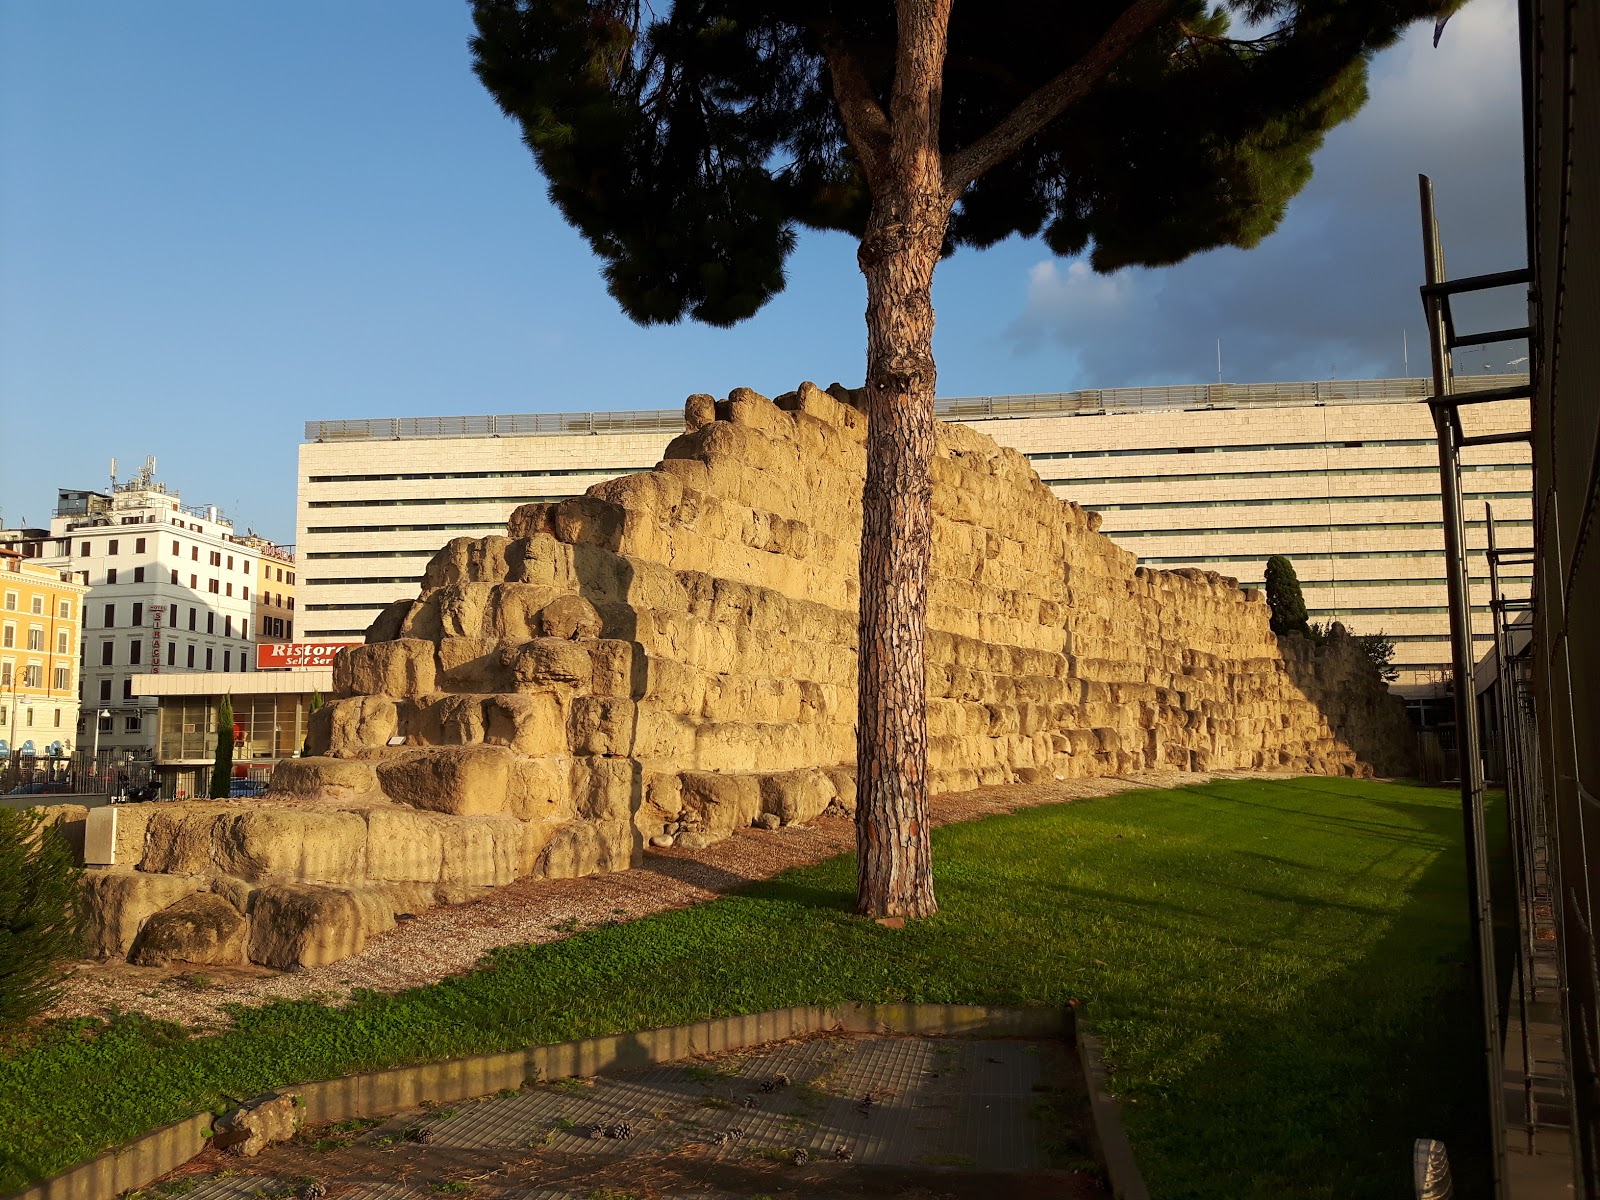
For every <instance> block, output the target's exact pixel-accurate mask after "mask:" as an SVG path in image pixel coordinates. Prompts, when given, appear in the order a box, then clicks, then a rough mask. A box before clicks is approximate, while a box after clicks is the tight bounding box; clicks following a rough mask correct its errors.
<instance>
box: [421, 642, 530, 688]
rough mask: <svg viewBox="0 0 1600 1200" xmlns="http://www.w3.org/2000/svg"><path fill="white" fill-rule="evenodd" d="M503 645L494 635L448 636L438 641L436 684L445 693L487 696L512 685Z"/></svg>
mask: <svg viewBox="0 0 1600 1200" xmlns="http://www.w3.org/2000/svg"><path fill="white" fill-rule="evenodd" d="M506 649H507V647H506V645H505V643H503V642H500V641H499V640H497V639H495V638H485V637H447V638H444V639H442V640H441V641H440V642H439V673H438V685H439V688H440V690H442V691H446V692H466V693H469V694H475V695H487V694H489V693H493V692H509V691H511V690H512V689H513V687H514V686H515V685H514V684H513V682H512V680H511V676H510V674H509V673H508V672H507V671H506V668H505V652H506Z"/></svg>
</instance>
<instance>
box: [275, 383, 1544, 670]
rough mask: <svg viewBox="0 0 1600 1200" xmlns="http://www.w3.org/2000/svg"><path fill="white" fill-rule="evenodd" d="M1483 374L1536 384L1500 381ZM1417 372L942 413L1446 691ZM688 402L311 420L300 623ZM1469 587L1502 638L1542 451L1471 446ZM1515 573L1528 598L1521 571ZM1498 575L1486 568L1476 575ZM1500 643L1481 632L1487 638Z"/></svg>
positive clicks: (417, 562) (392, 594)
mask: <svg viewBox="0 0 1600 1200" xmlns="http://www.w3.org/2000/svg"><path fill="white" fill-rule="evenodd" d="M1471 382H1472V383H1473V384H1476V385H1481V386H1484V387H1496V386H1506V385H1510V384H1515V383H1518V382H1521V379H1520V377H1508V376H1486V377H1484V378H1482V379H1480V380H1472V381H1471ZM1427 391H1428V383H1427V381H1425V380H1422V379H1388V380H1356V381H1328V382H1316V383H1282V384H1215V385H1205V386H1194V387H1165V388H1118V389H1108V390H1102V391H1083V392H1066V393H1057V394H1052V395H1044V396H994V397H979V398H970V399H951V400H943V401H940V402H939V406H938V408H939V415H940V416H941V417H943V418H944V419H946V420H957V421H962V422H964V423H967V424H971V425H973V426H974V427H976V428H978V429H980V430H982V431H983V432H984V433H986V434H988V435H990V436H991V437H993V438H994V439H995V440H996V441H998V442H1000V443H1001V444H1003V445H1008V446H1013V447H1015V448H1016V449H1018V450H1021V451H1022V452H1024V453H1025V454H1027V455H1028V457H1029V458H1030V459H1031V460H1032V462H1033V465H1034V468H1035V469H1036V470H1037V471H1038V472H1039V474H1040V476H1041V478H1043V479H1044V481H1045V482H1046V483H1048V484H1049V485H1050V486H1051V487H1052V488H1053V489H1054V490H1055V492H1056V493H1057V494H1058V495H1060V496H1062V497H1063V498H1069V499H1072V500H1076V501H1077V502H1078V503H1080V504H1082V505H1084V506H1085V507H1088V508H1092V509H1096V510H1098V511H1099V512H1101V513H1102V514H1103V515H1104V525H1103V527H1102V530H1103V532H1105V533H1106V534H1108V535H1110V536H1111V537H1112V539H1113V540H1115V541H1116V542H1118V543H1119V544H1120V545H1122V546H1123V547H1124V548H1126V549H1128V550H1131V551H1132V552H1134V553H1135V554H1137V555H1138V556H1139V558H1140V561H1141V562H1143V563H1146V564H1149V565H1151V566H1156V567H1200V568H1204V569H1209V570H1215V571H1219V572H1221V573H1223V574H1225V575H1231V576H1233V577H1235V578H1237V579H1238V580H1239V581H1240V582H1241V583H1259V582H1260V581H1261V577H1262V571H1263V567H1264V564H1265V562H1266V559H1267V558H1268V557H1269V556H1270V555H1273V554H1287V555H1288V556H1289V557H1290V558H1291V559H1293V560H1294V563H1295V566H1296V569H1297V570H1298V572H1299V575H1300V579H1301V582H1302V585H1303V587H1304V591H1305V596H1306V603H1307V606H1308V607H1309V609H1310V610H1311V616H1312V619H1313V620H1317V621H1333V620H1339V621H1342V622H1344V623H1345V625H1347V626H1348V627H1349V628H1350V629H1351V630H1352V631H1354V632H1356V633H1372V632H1377V631H1379V630H1381V631H1383V632H1385V633H1386V634H1388V635H1389V636H1391V637H1392V638H1393V639H1394V641H1395V643H1396V655H1395V661H1396V663H1397V664H1398V665H1399V666H1400V667H1401V669H1402V674H1401V677H1400V680H1399V682H1398V684H1397V687H1398V688H1399V690H1401V691H1402V692H1404V693H1407V694H1410V695H1426V694H1432V693H1434V692H1436V691H1437V689H1438V687H1439V685H1440V683H1441V681H1442V679H1443V672H1444V671H1445V670H1446V667H1447V664H1448V662H1449V658H1450V654H1449V619H1448V615H1447V613H1446V610H1445V579H1444V558H1443V549H1442V547H1443V533H1442V528H1441V524H1440V521H1441V517H1440V504H1439V474H1438V459H1437V453H1436V449H1435V443H1434V434H1433V426H1432V422H1431V419H1430V417H1429V413H1428V408H1427V405H1426V404H1425V403H1423V402H1422V401H1423V398H1424V397H1425V396H1426V394H1427ZM1463 418H1464V420H1465V422H1466V423H1467V424H1468V430H1467V432H1468V433H1502V432H1511V431H1514V430H1522V429H1526V428H1527V427H1528V426H1527V421H1528V411H1527V404H1526V403H1525V402H1520V401H1518V402H1499V403H1493V404H1482V405H1472V406H1469V407H1468V408H1466V409H1464V410H1463ZM682 430H683V419H682V414H681V411H680V410H678V409H667V410H655V411H643V412H625V413H609V414H602V413H579V414H543V415H527V416H496V417H428V418H391V419H378V420H368V421H313V422H310V423H309V424H308V425H307V426H306V441H305V443H304V444H303V445H302V446H301V447H300V475H299V485H298V493H299V494H298V503H297V513H296V525H297V529H296V549H297V557H298V559H299V568H300V593H299V599H300V635H301V637H302V639H324V638H325V639H340V638H348V639H357V638H359V637H360V636H361V635H362V633H363V632H364V631H365V629H366V627H367V625H368V624H369V623H370V622H371V620H372V619H373V617H374V616H376V615H377V613H378V611H379V610H380V609H381V608H382V607H383V606H384V605H385V604H387V603H389V602H390V601H392V600H395V599H398V598H401V597H406V596H412V595H415V593H416V589H417V585H418V581H419V579H420V577H421V575H422V571H423V568H424V566H425V565H426V563H427V561H428V558H429V557H430V556H431V555H432V554H433V553H434V552H435V551H436V550H438V549H439V548H440V547H441V546H443V545H444V544H445V543H446V542H447V541H449V540H450V539H451V538H454V537H462V536H471V537H481V536H484V535H485V534H489V533H495V532H501V531H503V529H504V527H505V522H506V518H507V517H508V516H509V515H510V513H511V511H512V509H514V508H516V506H517V505H519V504H524V503H528V502H530V501H538V500H554V499H560V498H563V497H566V496H572V495H577V494H579V493H581V492H582V491H584V490H585V489H586V488H588V487H589V486H591V485H592V484H595V483H598V482H599V481H601V480H603V479H609V478H611V477H613V476H616V475H620V474H626V473H628V472H631V471H638V470H643V469H646V468H648V467H650V466H653V465H654V464H655V463H656V462H657V461H658V460H659V458H660V457H661V452H662V451H663V449H664V448H665V447H666V444H667V443H668V442H669V441H670V440H671V439H672V438H673V437H675V436H677V435H678V434H679V433H681V432H682ZM1464 458H1465V461H1466V462H1467V464H1468V465H1467V467H1466V469H1465V474H1464V479H1465V484H1464V487H1463V492H1464V499H1465V501H1466V514H1467V517H1468V543H1469V546H1471V547H1472V548H1474V549H1475V550H1477V551H1478V553H1476V554H1474V555H1473V556H1472V558H1471V567H1472V571H1473V575H1474V580H1475V584H1474V588H1473V594H1472V601H1473V605H1474V610H1475V615H1476V617H1477V619H1478V621H1480V622H1481V626H1480V627H1479V628H1478V629H1477V630H1476V632H1477V634H1478V636H1479V637H1480V639H1481V640H1482V641H1483V642H1484V643H1487V641H1488V638H1489V628H1490V626H1489V616H1488V608H1487V605H1488V596H1487V583H1486V569H1485V566H1484V560H1483V557H1482V547H1483V545H1484V505H1485V503H1489V504H1492V505H1493V507H1494V514H1495V519H1496V522H1497V524H1498V526H1499V527H1500V539H1501V544H1502V545H1526V544H1528V542H1529V539H1530V538H1531V524H1530V522H1531V513H1530V508H1529V491H1530V487H1531V475H1530V466H1529V462H1530V459H1529V452H1528V448H1527V447H1526V446H1525V445H1522V444H1505V445H1493V446H1482V447H1475V448H1473V449H1471V450H1469V451H1467V452H1466V454H1465V455H1464ZM1503 578H1504V579H1505V582H1506V585H1507V590H1508V592H1510V593H1511V594H1512V595H1514V596H1523V595H1526V589H1527V587H1528V582H1529V579H1528V575H1527V568H1512V569H1511V571H1510V572H1508V573H1507V575H1505V576H1503ZM1477 581H1483V582H1477ZM1484 648H1486V644H1485V645H1484V646H1480V649H1484Z"/></svg>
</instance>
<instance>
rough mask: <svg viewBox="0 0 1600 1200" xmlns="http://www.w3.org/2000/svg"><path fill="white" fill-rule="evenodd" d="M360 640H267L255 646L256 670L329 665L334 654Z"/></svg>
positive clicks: (293, 668)
mask: <svg viewBox="0 0 1600 1200" xmlns="http://www.w3.org/2000/svg"><path fill="white" fill-rule="evenodd" d="M360 644H361V643H360V642H267V643H265V644H263V645H260V646H257V647H256V670H258V671H282V670H291V671H292V670H303V669H305V668H307V667H331V666H333V659H334V656H335V655H337V654H338V653H339V651H341V650H343V649H344V648H345V647H346V646H359V645H360Z"/></svg>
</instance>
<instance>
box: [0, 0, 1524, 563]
mask: <svg viewBox="0 0 1600 1200" xmlns="http://www.w3.org/2000/svg"><path fill="white" fill-rule="evenodd" d="M469 34H470V24H469V21H468V18H467V10H466V5H465V3H457V2H456V0H339V2H337V3H328V2H326V0H319V2H316V3H312V2H309V0H275V2H274V3H272V4H258V5H245V4H233V3H220V4H219V3H217V2H216V0H156V2H152V3H143V4H129V3H125V2H124V0H0V444H3V445H4V446H5V447H6V455H5V467H4V470H3V472H0V518H3V519H4V521H5V523H7V524H16V523H19V522H21V521H22V520H23V519H26V520H27V521H28V522H30V523H33V524H43V523H46V522H47V520H48V517H49V512H50V509H51V507H52V506H53V504H54V499H55V491H56V489H57V488H58V487H93V486H98V485H100V484H102V483H104V482H105V478H106V473H107V465H108V460H109V459H110V458H111V457H112V456H116V457H118V458H119V459H120V461H121V463H122V464H123V471H124V473H126V472H127V471H128V470H130V469H131V468H132V467H133V466H135V465H137V464H138V463H139V462H141V461H142V460H143V458H144V456H145V455H147V454H154V455H156V456H157V457H158V459H159V473H160V475H161V476H162V477H163V478H164V479H165V480H166V481H167V482H168V483H169V485H171V486H174V487H177V488H179V489H180V490H181V491H182V492H183V494H184V497H185V499H186V500H188V501H189V502H191V503H215V504H220V505H221V506H223V508H224V509H226V510H227V511H229V512H230V513H231V514H232V515H233V516H234V517H235V519H236V520H237V521H238V523H239V525H240V527H241V528H242V527H244V526H247V525H248V526H252V527H254V528H255V529H256V530H257V531H258V532H261V533H264V534H266V535H268V536H272V537H277V538H279V539H281V540H288V539H290V538H292V537H293V525H294V487H295V453H296V446H297V445H298V443H299V442H300V440H301V438H302V435H303V423H304V422H305V421H307V420H313V419H319V418H340V417H368V416H395V415H427V414H434V413H492V412H540V411H566V410H591V409H616V408H661V407H673V406H676V405H677V404H679V403H681V401H682V399H683V397H684V396H686V395H688V394H690V393H692V392H702V391H704V392H714V393H718V394H725V393H726V392H727V391H729V390H730V389H731V388H734V387H738V386H750V387H754V388H756V389H757V390H760V391H764V392H766V393H768V394H776V393H777V392H781V391H786V390H788V389H790V388H792V387H793V386H794V385H795V384H797V383H798V382H800V381H801V380H802V379H812V380H816V381H817V382H819V383H823V384H826V383H829V382H831V381H833V380H836V379H837V380H842V381H843V382H846V383H850V384H858V383H859V382H860V379H861V375H862V372H863V363H864V345H865V337H864V333H863V329H862V317H861V312H862V307H863V303H864V295H863V289H862V285H861V282H860V278H859V275H858V274H857V272H856V268H855V255H854V247H853V245H852V244H851V243H850V241H849V240H848V239H846V238H844V237H842V236H838V235H819V234H807V235H803V236H802V237H801V241H800V246H799V249H798V250H797V251H796V253H795V255H794V256H793V258H792V259H791V260H790V266H789V285H788V289H787V290H786V292H785V293H784V294H783V295H782V296H781V297H779V298H778V299H777V300H776V301H775V302H773V303H772V304H771V305H769V306H768V307H767V308H766V309H765V310H763V311H762V312H761V313H760V314H758V315H757V316H756V317H755V318H754V319H752V320H751V321H748V322H746V323H745V324H743V325H741V326H738V327H736V328H734V329H731V330H714V329H707V328H704V327H701V326H695V325H681V326H676V327H671V328H660V327H657V328H653V329H641V328H639V327H637V326H635V325H633V324H632V323H630V322H629V321H628V320H627V319H626V318H624V317H623V316H622V315H621V314H620V313H619V312H618V311H617V309H616V307H615V306H614V304H613V303H612V302H611V300H610V298H609V297H608V296H607V295H606V294H605V290H604V287H603V286H602V283H601V281H600V278H599V274H598V272H597V271H596V269H595V263H594V260H593V259H592V258H591V257H590V255H589V254H588V252H587V250H586V248H585V247H584V245H583V244H582V242H581V241H580V240H579V239H578V237H577V236H576V235H575V234H574V233H573V232H572V231H571V230H570V229H569V228H568V227H567V226H566V225H565V224H564V223H563V222H562V221H561V219H560V217H559V216H558V215H557V214H556V213H555V211H554V210H553V209H552V208H551V206H550V205H549V203H548V202H547V201H546V200H545V198H544V185H543V182H542V180H541V179H540V177H539V176H538V174H537V172H536V171H535V169H534V167H533V163H532V159H531V156H529V155H528V153H527V151H526V150H525V149H524V148H523V146H522V145H521V143H520V141H519V140H518V136H517V131H516V129H515V127H514V126H513V125H512V124H511V123H510V122H508V121H507V120H505V119H504V118H503V117H502V116H501V115H500V113H499V112H498V110H497V109H496V108H495V107H494V105H493V103H492V102H491V101H490V99H489V97H488V95H487V94H486V93H485V92H484V91H483V89H482V88H481V87H480V86H479V85H478V83H477V81H476V80H475V79H474V78H473V76H472V74H471V71H470V69H469V61H468V52H467V48H466V41H467V38H468V36H469ZM1428 35H1429V30H1426V29H1419V30H1416V31H1414V32H1413V34H1412V35H1411V36H1409V37H1408V38H1407V39H1406V40H1405V41H1404V42H1403V43H1402V44H1401V45H1399V46H1397V47H1395V48H1393V49H1392V50H1390V51H1388V52H1386V53H1385V54H1384V55H1382V56H1381V57H1380V58H1379V59H1378V61H1377V62H1376V63H1375V64H1374V71H1373V99H1372V102H1371V103H1370V104H1369V106H1368V108H1367V109H1366V110H1364V111H1363V113H1362V114H1361V116H1360V117H1358V118H1357V119H1356V120H1355V121H1353V122H1352V123H1350V124H1349V125H1347V126H1345V127H1344V128H1342V129H1340V130H1338V131H1336V133H1335V134H1334V135H1333V136H1332V137H1331V138H1330V139H1329V141H1328V144H1327V146H1326V147H1325V148H1324V150H1323V151H1322V152H1321V154H1320V155H1319V158H1318V160H1317V176H1316V178H1315V179H1314V180H1313V182H1312V184H1311V185H1310V187H1309V188H1308V189H1307V190H1306V192H1305V193H1304V194H1303V195H1302V196H1301V197H1300V198H1299V199H1298V200H1297V201H1296V202H1295V204H1294V206H1293V207H1292V208H1291V211H1290V215H1289V217H1288V219H1287V220H1286V221H1285V223H1284V225H1283V227H1282V228H1281V229H1280V231H1279V232H1278V233H1277V234H1276V235H1274V236H1273V237H1272V238H1270V239H1268V240H1267V241H1266V242H1265V243H1263V245H1262V246H1261V247H1259V248H1257V249H1256V250H1254V251H1250V252H1241V251H1231V250H1230V251H1219V252H1215V253H1212V254H1208V255H1204V256H1202V257H1200V258H1198V259H1195V260H1192V261H1190V262H1188V263H1185V264H1182V265H1180V266H1178V267H1176V268H1171V269H1168V270H1165V271H1159V272H1155V271H1130V272H1124V273H1122V274H1120V275H1117V276H1115V277H1112V278H1110V279H1104V278H1101V277H1097V276H1094V275H1092V274H1091V273H1089V272H1087V270H1086V269H1085V268H1084V267H1083V266H1082V265H1081V264H1077V263H1073V262H1067V261H1059V260H1055V259H1053V258H1052V257H1051V256H1050V255H1049V253H1048V252H1047V251H1046V250H1045V249H1044V248H1043V246H1042V245H1041V244H1039V243H1037V242H1031V243H1030V242H1024V241H1021V240H1018V239H1013V240H1012V241H1010V242H1007V243H1005V244H1003V245H1001V246H998V247H995V248H994V249H992V250H989V251H985V252H982V253H977V252H971V251H967V252H963V253H962V254H959V255H957V256H956V257H955V258H953V259H951V260H949V261H947V262H946V263H944V264H943V265H942V266H941V267H940V269H939V274H938V277H937V280H936V284H935V303H936V306H937V309H938V320H939V326H938V334H937V341H936V351H937V354H938V360H939V370H940V388H939V390H940V393H941V394H942V395H946V396H953V395H974V394H1003V393H1011V392H1039V391H1058V390H1065V389H1071V388H1077V387H1115V386H1128V385H1134V384H1147V383H1171V382H1205V381H1208V380H1211V379H1214V378H1215V372H1216V364H1215V341H1216V339H1217V338H1219V337H1220V338H1221V339H1222V348H1223V359H1224V370H1225V373H1226V375H1227V377H1228V378H1229V379H1234V380H1266V379H1291V378H1293V379H1298V378H1327V377H1329V376H1331V375H1338V376H1340V377H1344V378H1350V377H1361V376H1372V375H1390V374H1399V373H1400V368H1401V331H1402V329H1406V330H1409V335H1410V344H1411V347H1412V349H1413V354H1412V358H1411V365H1412V370H1413V373H1418V372H1420V371H1421V370H1422V369H1423V365H1424V363H1423V359H1422V355H1421V353H1420V347H1421V345H1422V324H1421V319H1420V315H1419V314H1420V308H1419V306H1418V304H1417V299H1416V295H1417V294H1416V285H1417V282H1418V277H1419V275H1420V269H1421V252H1420V250H1419V249H1418V242H1417V216H1416V184H1415V176H1416V173H1417V172H1418V171H1428V172H1429V173H1430V174H1432V175H1433V176H1434V177H1435V180H1436V182H1437V183H1438V186H1439V189H1440V208H1441V216H1442V219H1443V222H1444V224H1445V235H1446V245H1447V247H1448V250H1449V254H1450V263H1449V265H1450V270H1451V272H1452V273H1453V274H1466V273H1469V272H1472V271H1478V270H1494V269H1501V268H1505V267H1509V266H1516V265H1520V264H1521V262H1522V261H1523V243H1522V233H1521V229H1520V222H1521V190H1520V187H1521V185H1520V148H1519V144H1518V130H1519V116H1518V112H1517V84H1516V69H1517V68H1516V51H1517V38H1516V27H1515V5H1514V0H1473V2H1472V3H1471V4H1470V5H1469V6H1468V7H1467V8H1466V9H1465V10H1464V11H1463V12H1462V13H1461V14H1459V15H1458V16H1457V17H1456V18H1455V19H1453V20H1452V21H1451V23H1450V25H1449V26H1448V28H1447V29H1446V31H1445V34H1444V37H1443V39H1442V42H1441V45H1440V47H1439V49H1437V50H1435V49H1433V48H1432V46H1431V45H1430V39H1429V36H1428ZM1490 316H1491V314H1486V319H1489V317H1490ZM1492 317H1493V318H1494V319H1495V320H1496V322H1497V323H1501V324H1511V323H1515V317H1516V313H1515V311H1514V310H1512V311H1511V312H1509V314H1508V313H1507V312H1506V311H1504V310H1502V311H1500V312H1498V313H1495V314H1492ZM1502 317H1505V318H1506V319H1504V320H1500V319H1499V318H1502ZM1506 353H1508V354H1509V353H1521V351H1520V350H1518V351H1507V352H1506ZM1495 365H1499V362H1498V359H1497V360H1496V363H1495Z"/></svg>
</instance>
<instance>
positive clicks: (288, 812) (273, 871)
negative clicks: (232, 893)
mask: <svg viewBox="0 0 1600 1200" xmlns="http://www.w3.org/2000/svg"><path fill="white" fill-rule="evenodd" d="M207 831H208V832H209V835H210V845H209V859H210V862H209V866H210V869H211V870H214V871H219V872H221V873H222V874H224V875H232V876H234V877H235V878H238V879H244V880H249V881H251V882H269V881H278V880H321V881H326V882H330V883H334V882H343V881H346V880H357V879H361V878H363V877H364V876H365V874H366V865H367V864H366V850H367V823H366V820H365V818H363V817H362V815H361V814H360V813H355V812H328V811H319V810H316V809H304V808H272V807H269V806H260V807H255V808H249V809H245V810H244V811H242V812H234V813H230V814H224V815H221V816H218V817H216V818H214V819H213V820H212V821H211V823H210V824H209V826H208V827H207ZM152 832H154V830H152ZM151 840H152V851H154V849H155V847H154V840H155V839H154V838H152V839H151ZM174 845H175V846H178V845H181V842H175V843H174ZM146 860H147V864H148V863H149V861H150V855H148V854H147V856H146ZM146 869H147V870H149V869H161V868H159V867H157V868H152V867H150V866H149V865H147V867H146Z"/></svg>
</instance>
